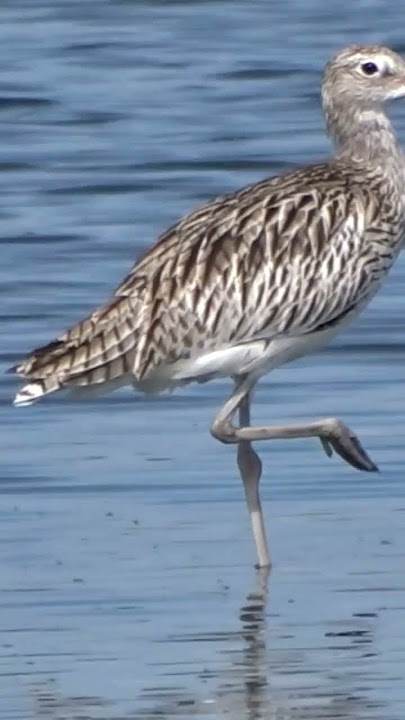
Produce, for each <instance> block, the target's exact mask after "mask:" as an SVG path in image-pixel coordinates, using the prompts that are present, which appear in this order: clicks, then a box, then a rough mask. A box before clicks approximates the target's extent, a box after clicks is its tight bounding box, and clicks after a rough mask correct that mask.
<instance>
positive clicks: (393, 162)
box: [325, 103, 405, 183]
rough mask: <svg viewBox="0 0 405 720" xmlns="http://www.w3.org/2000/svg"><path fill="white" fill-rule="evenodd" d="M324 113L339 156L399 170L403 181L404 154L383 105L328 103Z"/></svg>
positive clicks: (399, 175) (385, 168) (383, 168)
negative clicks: (341, 105) (340, 104)
mask: <svg viewBox="0 0 405 720" xmlns="http://www.w3.org/2000/svg"><path fill="white" fill-rule="evenodd" d="M325 115H326V122H327V127H328V132H329V134H330V135H331V136H332V138H333V140H334V141H335V144H336V148H337V151H338V157H339V158H342V159H348V160H351V161H354V162H356V161H358V162H359V163H363V164H367V165H368V164H373V165H377V166H378V167H379V168H380V169H381V171H382V172H384V170H387V171H388V172H389V173H392V172H394V173H395V172H396V173H398V179H400V180H401V182H402V183H403V182H404V177H405V176H404V173H405V156H404V154H403V152H402V150H401V148H400V146H399V144H398V139H397V136H396V133H395V130H394V128H393V126H392V124H391V121H390V120H389V118H388V116H387V115H386V113H385V112H384V110H383V109H382V108H381V107H375V106H367V105H364V106H363V107H361V106H360V107H359V106H354V107H353V106H351V107H348V106H345V107H339V105H338V103H333V104H331V103H329V104H328V105H327V106H326V107H325Z"/></svg>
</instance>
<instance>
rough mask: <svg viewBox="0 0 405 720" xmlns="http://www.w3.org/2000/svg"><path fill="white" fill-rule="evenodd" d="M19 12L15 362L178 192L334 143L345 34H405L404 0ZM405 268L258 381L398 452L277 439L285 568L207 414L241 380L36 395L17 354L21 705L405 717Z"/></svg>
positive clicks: (5, 694) (5, 275)
mask: <svg viewBox="0 0 405 720" xmlns="http://www.w3.org/2000/svg"><path fill="white" fill-rule="evenodd" d="M0 25H1V28H2V40H1V43H0V62H1V68H2V71H1V75H0V119H1V124H0V146H1V155H0V213H1V219H2V230H1V242H2V253H1V266H0V283H1V293H2V307H1V322H2V343H1V350H0V360H1V368H0V370H1V371H3V370H5V369H6V368H7V367H8V366H9V365H10V364H12V363H13V362H14V361H15V360H16V359H17V358H18V357H19V356H21V355H23V354H24V353H25V352H26V351H27V350H29V349H30V348H32V347H34V346H38V345H41V344H43V343H44V342H47V341H48V340H50V339H52V337H53V336H54V334H56V333H58V332H60V331H61V329H63V328H64V327H66V326H68V325H70V324H72V323H73V322H74V321H75V320H76V319H78V318H79V317H80V316H82V315H83V314H85V313H86V312H87V311H89V310H90V309H92V308H93V307H94V306H95V305H96V304H97V303H99V302H100V301H102V300H104V299H105V298H106V297H107V296H108V295H109V293H111V291H112V290H113V288H114V286H115V285H116V284H117V283H118V282H119V280H120V279H121V277H122V276H123V275H124V273H126V272H127V270H128V269H129V267H130V265H131V263H132V262H133V260H134V258H135V257H136V256H137V254H139V252H140V251H142V249H143V248H145V247H146V246H147V245H148V244H149V243H150V242H151V241H152V240H153V239H154V238H155V237H156V236H157V234H158V233H159V231H161V230H163V229H164V228H165V227H167V225H169V224H170V223H171V222H172V221H174V220H175V219H176V218H177V217H178V216H179V215H181V214H182V213H183V212H186V211H188V210H189V209H191V208H192V207H193V206H195V205H196V204H198V203H201V202H203V201H205V200H206V199H208V198H211V197H213V196H215V195H217V194H219V193H223V192H225V191H229V190H232V189H234V188H237V187H240V186H242V185H244V184H246V183H249V182H251V181H255V180H257V179H259V178H261V177H263V176H265V175H269V174H272V173H275V172H278V171H281V170H284V169H285V168H287V167H290V166H294V165H299V164H303V163H305V162H308V161H312V160H314V159H317V158H319V157H322V156H323V155H325V154H326V153H327V152H328V148H329V145H328V141H327V140H326V139H325V137H324V134H323V126H322V119H321V115H320V111H319V99H318V84H319V70H320V68H321V67H322V65H323V64H324V62H325V60H326V59H327V58H328V57H329V56H330V54H331V53H332V52H334V51H335V50H336V49H337V48H339V47H341V46H342V45H346V44H348V43H350V42H370V41H372V42H375V41H376V42H385V43H387V44H389V45H391V46H393V47H395V48H396V49H397V50H399V51H404V50H405V47H404V44H403V30H402V27H403V13H402V11H401V6H400V3H396V2H394V1H393V0H363V1H362V2H358V3H356V4H353V3H349V2H343V3H339V4H337V3H335V4H334V5H330V4H329V3H328V4H327V5H325V4H324V3H321V2H316V1H315V0H313V1H312V2H311V1H310V0H306V1H305V2H302V1H301V0H300V2H298V0H295V1H294V0H292V1H291V2H289V3H288V4H287V3H285V2H284V1H283V2H281V1H280V2H278V1H275V2H272V3H269V2H266V1H265V0H263V1H262V2H259V1H255V2H251V3H242V2H239V0H222V1H220V0H217V1H215V0H213V1H208V0H206V1H205V2H204V1H203V0H200V1H199V2H192V1H191V0H189V1H188V2H177V3H175V2H163V0H161V1H160V2H159V1H158V0H155V2H152V1H149V2H143V3H138V2H135V1H134V2H130V0H127V1H125V0H124V1H121V2H120V1H119V0H115V1H114V2H113V1H111V2H107V0H97V2H93V1H92V0H65V1H62V0H53V1H51V0H49V2H46V1H45V0H43V1H41V0H38V1H35V0H25V2H24V1H23V0H8V2H7V0H3V2H2V3H1V7H0ZM393 115H394V118H395V121H396V125H397V127H398V130H399V134H400V136H401V139H402V142H403V144H405V130H404V128H405V106H404V105H402V106H401V104H400V103H399V104H398V105H397V106H396V107H395V108H393ZM404 274H405V265H404V258H400V259H399V260H398V263H397V265H396V267H395V269H394V271H393V272H392V274H391V277H390V279H389V282H388V283H387V285H386V286H385V288H384V289H383V290H382V292H381V293H380V295H379V296H378V298H377V299H376V300H375V301H374V302H373V303H372V305H371V306H370V307H369V309H368V310H367V312H365V313H364V315H363V316H362V317H361V318H360V319H359V320H358V321H357V322H356V324H355V325H354V326H353V327H352V328H351V329H349V330H348V331H347V332H346V333H345V334H344V335H342V336H341V337H339V338H338V339H337V340H336V341H335V342H334V344H333V346H331V347H330V348H329V349H328V350H327V351H325V352H324V353H322V354H320V355H318V356H316V357H313V358H305V359H304V360H302V361H300V362H298V363H295V364H293V365H291V366H290V367H287V368H285V369H283V370H280V371H278V372H277V373H274V375H273V376H272V377H271V378H268V379H267V380H266V381H265V382H263V383H262V384H261V388H260V390H259V391H258V392H257V395H256V403H255V408H254V419H255V420H257V421H258V422H265V421H266V420H269V419H273V418H274V419H278V420H283V419H291V418H296V417H314V418H315V417H320V416H322V415H340V416H342V417H343V418H344V419H345V420H346V421H347V422H348V423H350V424H351V425H353V426H354V427H355V428H356V430H358V432H359V434H360V437H361V438H362V439H363V441H364V444H365V446H366V448H367V449H368V450H369V451H370V453H371V455H372V457H373V458H374V459H375V460H376V461H377V462H378V464H379V465H380V468H381V473H380V474H379V475H377V474H370V475H367V474H361V473H357V472H356V471H354V470H352V469H351V468H349V467H348V466H345V465H343V464H342V462H341V461H340V460H339V459H336V458H333V459H332V460H328V459H327V458H326V457H325V456H323V455H322V454H321V452H320V447H319V445H318V444H317V443H315V442H314V441H302V442H301V441H297V442H293V443H289V444H288V445H287V444H285V443H282V442H274V443H270V444H268V445H263V446H262V448H261V452H262V457H263V460H264V466H265V474H264V478H263V483H262V485H263V488H262V493H263V498H264V502H265V512H266V517H267V524H268V529H269V534H270V540H271V547H272V552H273V556H274V559H275V568H274V571H273V573H272V575H271V577H270V579H269V581H268V582H267V579H266V578H265V577H262V576H260V575H257V573H255V571H254V570H253V567H252V563H253V560H254V550H253V547H252V541H251V537H250V529H249V526H248V519H247V517H246V510H245V507H244V502H243V497H242V489H241V486H240V482H239V480H238V478H237V473H236V466H235V459H234V450H233V449H232V448H226V447H222V446H220V445H219V444H217V443H215V442H214V441H213V440H212V438H211V437H210V436H209V434H208V432H207V427H208V425H209V422H210V420H211V419H212V417H213V415H214V413H215V411H216V409H217V408H218V406H219V405H220V403H221V402H222V401H223V399H224V398H225V396H226V393H227V392H228V391H229V385H228V383H225V382H224V383H216V384H210V385H206V386H202V387H197V388H193V387H189V388H186V390H185V391H183V392H180V393H177V394H176V395H174V396H170V397H168V398H167V397H165V398H158V399H155V400H152V401H150V400H149V401H146V400H145V399H143V398H139V397H136V396H135V395H133V394H131V393H130V392H129V391H125V392H122V393H118V394H116V395H112V396H110V397H108V398H105V399H102V400H94V401H88V402H83V403H81V404H74V403H73V402H72V401H71V400H69V399H65V398H63V397H61V396H58V397H56V398H54V399H50V400H49V401H48V402H44V403H42V404H41V405H36V406H34V407H31V408H27V409H26V410H20V411H17V410H15V409H13V408H12V407H11V406H10V400H11V398H12V395H13V393H14V391H15V389H16V386H17V384H16V382H15V379H14V378H12V377H11V376H9V375H4V374H3V372H1V373H0V393H1V394H0V403H1V404H0V423H1V436H0V437H1V446H2V447H1V451H2V452H1V457H2V468H1V476H0V493H1V505H0V519H1V524H0V565H1V582H0V629H1V635H0V638H1V640H0V717H1V718H4V719H5V720H12V719H16V718H18V719H22V718H24V719H27V718H28V719H29V720H34V718H35V719H37V718H52V720H54V719H55V720H62V718H63V720H65V718H66V719H67V720H73V719H76V720H78V719H79V718H83V717H85V718H93V719H95V718H97V719H98V718H104V719H106V720H122V719H123V718H125V719H126V720H129V719H130V718H145V719H147V718H155V717H167V718H177V717H187V718H191V717H193V718H205V717H209V718H215V719H217V718H222V717H231V718H233V719H234V720H248V719H249V720H258V719H259V718H266V720H313V719H314V718H322V720H326V719H327V718H346V719H348V718H350V720H354V719H355V720H366V719H367V720H371V719H378V720H403V717H404V711H405V635H404V632H403V627H404V608H405V583H404V579H403V567H404V552H403V548H404V541H405V530H404V525H405V523H404V512H405V483H404V476H403V465H404V460H405V456H404V450H403V428H404V426H405V411H404V402H403V392H402V388H403V384H404V379H405V369H404V363H403V350H404V339H403V337H404V335H403V329H404V323H403V314H404V301H403V281H404Z"/></svg>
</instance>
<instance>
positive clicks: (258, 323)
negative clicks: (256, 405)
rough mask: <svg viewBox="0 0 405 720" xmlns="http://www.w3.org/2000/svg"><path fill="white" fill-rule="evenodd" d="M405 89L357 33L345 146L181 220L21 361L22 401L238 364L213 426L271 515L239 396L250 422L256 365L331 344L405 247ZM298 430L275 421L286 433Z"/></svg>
mask: <svg viewBox="0 0 405 720" xmlns="http://www.w3.org/2000/svg"><path fill="white" fill-rule="evenodd" d="M369 71H370V72H369ZM404 94H405V65H404V63H403V61H402V59H401V58H400V57H399V56H398V55H396V54H395V53H393V52H392V51H390V50H388V49H386V48H381V47H378V46H369V47H367V46H366V47H354V48H348V49H346V50H344V51H343V52H342V53H340V54H339V55H338V56H336V57H335V58H334V59H333V60H332V61H331V63H329V65H328V66H327V68H326V71H325V76H324V82H323V103H324V109H325V113H326V118H327V124H328V129H329V131H330V133H331V134H332V136H333V137H334V139H335V142H336V145H337V155H336V157H335V158H333V159H332V160H330V161H329V162H327V163H324V164H320V165H315V166H312V167H307V168H305V169H303V170H297V171H295V172H292V173H288V174H286V175H284V176H281V177H276V178H272V179H269V180H264V181H263V182H260V183H258V184H256V185H252V186H250V187H247V188H244V189H243V190H241V191H239V192H236V193H231V194H229V195H226V196H224V197H221V198H218V199H217V200H215V201H214V202H211V203H209V204H207V205H205V206H204V207H202V208H200V209H198V210H196V211H195V212H192V213H191V214H190V215H188V216H187V217H185V218H183V219H181V220H180V221H179V222H178V223H176V224H175V225H174V226H173V227H172V228H170V229H169V230H168V231H167V232H166V233H164V234H163V235H162V236H161V237H160V238H159V240H158V242H157V243H156V244H155V245H154V246H153V247H152V248H151V249H149V250H148V251H147V252H145V253H144V254H143V255H142V257H141V258H140V259H139V260H138V261H137V263H136V264H135V266H134V267H133V268H132V270H131V272H130V274H129V275H128V277H127V278H126V279H125V280H124V281H123V282H122V284H121V285H120V286H119V287H118V289H117V290H116V293H115V295H114V297H113V299H112V300H111V301H110V302H108V303H107V304H106V305H104V306H103V307H101V308H99V309H97V310H95V312H94V313H93V314H92V315H91V316H90V317H88V318H86V319H85V320H83V321H82V322H81V323H79V324H78V325H76V326H75V327H73V328H72V329H71V330H68V331H67V332H65V333H64V334H63V335H61V336H60V337H59V338H58V339H57V340H56V341H55V342H52V343H50V344H49V345H47V346H45V347H43V348H39V349H38V350H35V351H34V352H33V353H32V354H31V355H30V356H29V357H28V358H27V359H26V360H25V361H24V362H23V363H21V364H20V365H18V366H17V367H16V368H15V370H16V372H17V373H18V374H20V375H22V376H23V377H25V378H27V379H28V380H29V381H30V382H29V384H28V385H26V386H25V387H24V388H23V389H22V390H21V391H20V393H19V394H18V395H17V397H16V400H15V403H16V404H29V403H30V402H32V401H34V400H36V399H38V398H39V397H41V396H42V395H44V394H47V393H50V392H53V391H54V390H58V389H59V388H63V387H68V388H81V389H82V390H83V389H85V388H86V387H89V386H90V387H91V386H102V387H106V388H110V387H111V386H112V385H114V384H133V385H134V386H135V387H136V388H137V389H139V390H142V391H146V392H149V391H158V390H162V389H164V388H166V387H172V386H175V385H176V384H181V383H184V382H190V381H192V380H195V381H199V382H201V381H205V380H208V379H210V378H212V377H218V376H229V375H230V376H234V377H235V378H236V379H237V380H236V390H235V392H234V394H233V395H232V397H231V399H230V401H228V403H226V405H225V406H224V409H223V410H222V411H221V412H220V413H219V415H218V417H217V419H216V421H215V423H214V426H213V434H214V435H215V436H216V437H218V438H219V439H221V440H223V441H225V442H237V443H238V445H239V461H240V462H239V464H240V467H241V472H242V475H243V479H244V483H245V489H246V488H247V485H248V484H250V486H252V484H253V485H254V484H255V483H256V494H257V499H256V501H255V502H256V506H255V507H256V509H254V508H253V505H252V502H253V501H251V500H250V499H249V492H248V490H246V492H247V498H248V504H249V507H250V510H251V514H252V518H253V513H254V512H256V514H257V513H259V515H260V522H262V521H261V510H260V504H259V500H258V492H257V485H258V480H259V477H260V469H261V468H259V460H258V457H257V455H256V453H254V451H253V450H252V448H251V445H250V440H252V439H259V437H257V433H256V437H253V431H254V428H249V432H248V433H246V432H244V431H245V430H247V428H241V429H240V430H237V429H235V428H233V426H231V424H230V420H231V418H232V416H233V414H234V413H235V411H236V410H237V409H238V408H239V411H240V417H241V422H242V424H244V425H248V424H249V408H248V404H249V403H248V398H249V392H250V390H251V388H252V387H253V385H254V383H255V382H256V381H257V379H258V378H259V377H260V376H261V375H263V374H264V373H266V372H268V371H269V370H271V369H273V368H274V367H277V366H278V365H280V364H282V363H284V362H288V361H289V360H292V359H294V358H296V357H299V356H300V355H302V354H304V353H306V352H309V351H311V350H314V349H317V348H319V347H321V346H322V345H324V344H325V343H326V342H327V341H328V340H329V339H330V338H331V337H333V335H335V334H336V333H337V332H338V331H339V330H340V329H341V328H342V327H343V326H344V325H345V324H347V323H348V322H350V320H351V319H353V318H354V317H355V316H356V315H357V314H358V312H360V310H361V309H362V308H363V307H364V306H365V304H366V303H367V302H368V301H369V300H370V299H371V298H372V297H373V295H374V294H375V292H376V291H377V289H378V287H379V285H380V284H381V282H382V280H383V279H384V278H385V276H386V274H387V272H388V270H389V268H390V266H391V265H392V263H393V261H394V259H395V257H396V255H397V253H398V252H399V249H400V242H401V238H402V235H403V232H404V226H405V183H404V177H405V161H404V156H403V154H402V151H401V150H400V149H399V147H398V144H397V140H396V136H395V133H394V130H393V128H392V126H391V124H390V122H389V120H388V118H387V116H386V114H385V112H384V111H383V108H382V103H383V102H384V101H385V100H387V99H390V98H392V97H400V96H402V95H404ZM235 403H236V404H235ZM225 411H226V412H225ZM328 422H329V421H328ZM333 422H335V423H336V422H337V421H333ZM300 427H301V426H300ZM308 427H309V426H306V427H305V428H304V429H305V432H301V435H303V434H304V435H308ZM310 427H311V433H309V434H312V435H317V436H318V437H320V438H321V440H322V443H323V445H324V448H325V450H326V451H327V452H328V453H329V452H331V446H333V447H334V448H335V450H336V451H337V452H338V453H339V454H340V455H341V456H342V457H344V458H345V459H346V460H347V461H348V462H350V463H351V464H353V465H354V466H356V467H360V468H362V469H368V470H371V469H375V466H374V464H373V463H372V462H371V461H370V459H369V458H368V456H367V455H366V453H365V452H364V450H363V449H362V448H361V446H360V444H359V442H358V440H357V439H356V438H355V436H354V435H353V434H352V433H351V432H348V433H347V428H344V426H343V425H341V424H340V425H339V428H338V429H337V427H338V426H337V425H336V426H335V425H334V426H333V427H334V431H333V433H331V431H330V428H329V426H328V427H327V428H326V426H325V425H323V426H322V428H320V427H319V423H318V424H317V428H316V431H315V430H314V424H312V425H311V426H310ZM325 428H326V429H325ZM328 428H329V429H328ZM342 428H343V429H342ZM301 429H302V428H301ZM261 430H263V429H261ZM272 432H273V434H271V433H270V434H269V431H268V432H267V435H266V437H273V436H274V429H273V430H272ZM345 433H346V434H347V437H346V435H345ZM259 436H260V439H261V438H263V437H264V435H263V433H259ZM290 436H291V433H290V434H288V432H286V433H284V435H282V434H280V429H278V435H277V437H290ZM293 436H298V435H297V433H296V434H295V435H293ZM338 436H339V437H338ZM245 465H246V467H245ZM242 466H243V467H242ZM248 466H249V467H248ZM253 466H254V468H255V469H254V470H252V467H253ZM249 468H250V469H249ZM258 468H259V469H258ZM253 476H254V478H255V479H254V481H252V477H253ZM257 476H258V477H257ZM253 504H254V503H253ZM252 508H253V509H252ZM254 532H255V536H256V541H257V544H258V553H259V563H260V564H268V563H269V558H268V553H267V546H266V545H265V538H264V530H263V528H261V529H260V528H259V529H257V527H256V530H255V527H254ZM257 533H258V534H259V535H260V534H261V535H262V537H261V538H259V537H258V535H257ZM260 543H261V546H260ZM259 546H260V547H259Z"/></svg>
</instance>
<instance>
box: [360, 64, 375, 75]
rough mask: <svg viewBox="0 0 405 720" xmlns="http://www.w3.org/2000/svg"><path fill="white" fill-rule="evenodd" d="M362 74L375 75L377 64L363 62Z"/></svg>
mask: <svg viewBox="0 0 405 720" xmlns="http://www.w3.org/2000/svg"><path fill="white" fill-rule="evenodd" d="M361 69H362V72H363V73H364V75H375V74H376V73H377V72H378V65H376V64H375V63H374V62H365V63H362V65H361Z"/></svg>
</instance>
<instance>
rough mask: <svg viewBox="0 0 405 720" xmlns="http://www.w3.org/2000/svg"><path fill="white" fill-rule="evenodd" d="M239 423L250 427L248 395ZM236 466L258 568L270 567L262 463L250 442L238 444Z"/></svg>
mask: <svg viewBox="0 0 405 720" xmlns="http://www.w3.org/2000/svg"><path fill="white" fill-rule="evenodd" d="M239 423H240V426H241V427H248V426H249V425H250V398H249V393H248V394H247V395H245V396H244V398H243V399H242V401H241V403H240V405H239ZM238 466H239V470H240V474H241V477H242V480H243V487H244V488H245V496H246V502H247V506H248V510H249V514H250V520H251V523H252V530H253V537H254V539H255V543H256V550H257V556H258V559H259V563H258V567H270V565H271V562H270V555H269V549H268V545H267V540H266V530H265V527H264V522H263V513H262V507H261V503H260V496H259V482H260V476H261V474H262V462H261V460H260V458H259V456H258V454H257V453H256V452H255V451H254V450H253V448H252V444H251V442H250V440H241V441H240V442H239V443H238Z"/></svg>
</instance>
